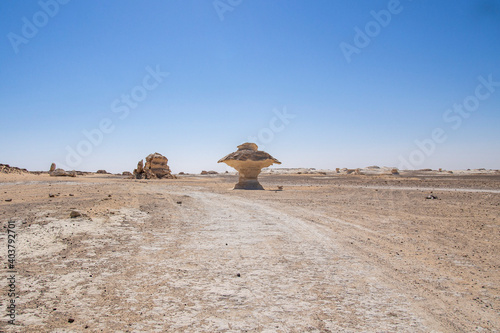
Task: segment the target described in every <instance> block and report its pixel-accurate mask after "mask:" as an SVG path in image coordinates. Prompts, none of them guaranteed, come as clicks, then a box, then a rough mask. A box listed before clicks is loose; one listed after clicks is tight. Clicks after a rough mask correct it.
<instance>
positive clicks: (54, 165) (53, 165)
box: [49, 163, 56, 172]
mask: <svg viewBox="0 0 500 333" xmlns="http://www.w3.org/2000/svg"><path fill="white" fill-rule="evenodd" d="M55 170H56V164H55V163H52V164H51V165H50V169H49V172H53V171H55Z"/></svg>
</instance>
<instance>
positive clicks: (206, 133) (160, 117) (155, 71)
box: [0, 0, 500, 172]
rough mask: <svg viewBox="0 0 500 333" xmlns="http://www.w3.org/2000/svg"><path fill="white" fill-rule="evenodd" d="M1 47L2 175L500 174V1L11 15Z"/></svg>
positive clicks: (17, 4)
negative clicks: (242, 166) (158, 170)
mask: <svg viewBox="0 0 500 333" xmlns="http://www.w3.org/2000/svg"><path fill="white" fill-rule="evenodd" d="M0 32H1V37H2V39H1V42H0V77H1V80H0V116H1V119H0V139H1V146H0V147H1V148H0V163H7V164H11V165H15V166H19V167H24V168H28V169H30V170H46V169H48V168H49V166H50V163H52V162H56V163H57V164H58V165H59V166H61V167H66V168H68V169H76V170H88V171H95V170H97V169H106V170H108V171H112V172H121V171H125V170H129V171H131V170H132V169H133V168H134V167H135V165H136V163H137V161H139V160H140V159H142V158H144V157H145V156H147V155H148V154H150V153H152V152H159V153H161V154H163V155H165V156H166V157H167V158H168V159H169V165H170V166H171V169H172V170H173V171H174V172H180V171H184V172H200V171H201V170H219V171H223V170H226V167H225V165H221V164H217V163H216V162H217V160H218V159H219V158H221V157H223V156H225V155H226V154H228V153H230V152H232V151H234V150H235V148H236V146H237V145H239V144H241V143H243V142H246V141H252V140H253V141H254V142H256V143H257V144H258V145H259V147H261V148H264V149H265V150H266V151H267V152H269V153H270V154H272V155H273V156H274V157H276V158H278V159H279V160H281V161H282V162H283V164H282V165H281V167H315V168H329V169H335V168H336V167H350V168H354V167H365V166H368V165H379V166H396V167H401V168H415V169H419V168H445V169H464V168H481V167H484V168H493V169H498V168H500V154H498V152H499V151H500V131H499V130H498V129H499V127H500V126H499V125H500V1H493V0H476V1H464V0H458V1H457V0H454V1H452V0H443V1H431V0H427V1H424V0H422V1H418V0H413V1H410V0H400V1H397V0H390V1H385V0H384V1H373V0H372V1H347V0H346V1H330V0H318V1H305V0H303V1H298V0H287V1H284V0H276V1H265V0H252V1H250V0H216V1H213V0H203V1H202V0H175V1H174V0H170V1H169V0H149V1H131V0H124V1H79V0H71V1H68V0H41V1H29V0H25V1H22V2H21V1H2V2H1V3H0ZM458 110H462V111H458ZM436 130H437V132H436ZM85 133H86V134H85Z"/></svg>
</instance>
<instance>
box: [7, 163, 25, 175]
mask: <svg viewBox="0 0 500 333" xmlns="http://www.w3.org/2000/svg"><path fill="white" fill-rule="evenodd" d="M0 172H2V173H18V174H22V173H27V172H29V171H28V170H27V169H21V168H18V167H11V166H10V165H8V164H0Z"/></svg>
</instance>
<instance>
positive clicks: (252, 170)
mask: <svg viewBox="0 0 500 333" xmlns="http://www.w3.org/2000/svg"><path fill="white" fill-rule="evenodd" d="M257 149H258V146H257V145H256V144H255V143H250V142H246V143H244V144H242V145H239V146H238V150H237V151H235V152H234V153H231V154H229V155H227V156H225V157H223V158H221V159H220V160H219V161H218V162H217V163H226V164H227V165H229V166H230V167H233V168H235V169H236V170H237V171H238V173H239V175H240V177H239V181H238V183H237V184H236V185H235V186H234V189H244V190H263V189H264V188H263V187H262V185H261V184H260V183H259V181H258V180H257V177H258V176H259V174H260V172H261V171H262V168H267V167H268V166H271V165H273V164H281V162H280V161H278V160H277V159H275V158H274V157H272V156H271V155H269V154H268V153H266V152H264V151H260V150H257Z"/></svg>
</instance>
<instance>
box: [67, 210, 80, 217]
mask: <svg viewBox="0 0 500 333" xmlns="http://www.w3.org/2000/svg"><path fill="white" fill-rule="evenodd" d="M80 216H82V213H80V212H79V211H77V210H72V211H71V213H69V217H71V218H72V219H74V218H77V217H80Z"/></svg>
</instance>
